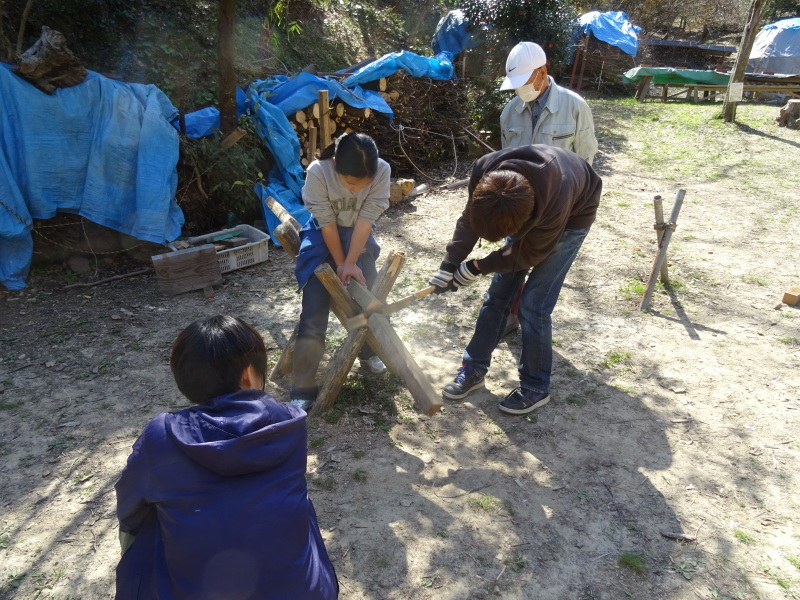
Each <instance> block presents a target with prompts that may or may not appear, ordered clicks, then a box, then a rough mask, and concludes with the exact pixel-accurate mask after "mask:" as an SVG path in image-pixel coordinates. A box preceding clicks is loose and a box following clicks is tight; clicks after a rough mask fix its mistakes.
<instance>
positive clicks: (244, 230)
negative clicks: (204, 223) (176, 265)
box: [167, 225, 269, 273]
mask: <svg viewBox="0 0 800 600" xmlns="http://www.w3.org/2000/svg"><path fill="white" fill-rule="evenodd" d="M237 231H238V232H239V234H240V235H241V236H242V237H246V238H247V239H248V240H250V243H249V244H245V245H244V246H239V247H238V248H228V249H226V250H220V251H219V252H217V260H218V261H219V270H220V272H221V273H227V272H228V271H235V270H236V269H243V268H244V267H250V266H252V265H257V264H258V263H262V262H264V261H265V260H267V258H269V236H268V235H267V234H266V233H264V232H263V231H260V230H258V229H256V228H255V227H251V226H250V225H239V226H238V227H231V228H230V229H223V230H222V231H215V232H214V233H209V234H206V235H198V236H196V237H192V238H188V239H186V240H184V241H185V242H188V243H189V244H191V245H195V244H197V243H200V242H202V243H206V242H208V243H213V242H210V240H211V239H212V238H215V237H217V236H220V235H225V234H227V233H234V232H237ZM167 247H169V248H171V249H172V250H177V248H175V246H174V245H173V244H167Z"/></svg>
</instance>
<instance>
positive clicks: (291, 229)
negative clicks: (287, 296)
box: [264, 196, 300, 381]
mask: <svg viewBox="0 0 800 600" xmlns="http://www.w3.org/2000/svg"><path fill="white" fill-rule="evenodd" d="M264 204H266V205H267V207H268V208H269V209H270V210H271V211H272V212H273V214H274V215H275V216H276V217H278V218H279V219H280V220H281V224H280V225H278V226H277V227H276V228H275V229H274V231H273V232H272V234H273V235H274V236H275V238H276V239H277V240H278V241H279V242H280V243H281V246H283V249H284V250H285V251H286V254H288V255H289V256H290V257H291V258H292V260H293V261H295V262H297V253H298V252H300V236H299V234H298V230H299V229H300V224H299V223H298V222H297V220H295V219H294V217H292V215H290V214H289V213H288V212H287V211H286V209H284V208H283V206H281V205H280V204H278V202H277V201H276V200H275V199H274V198H273V197H272V196H267V198H266V200H264ZM298 329H299V323H298V324H297V325H295V328H294V331H292V334H291V335H290V336H289V339H288V340H287V342H286V346H285V347H284V348H283V352H281V355H280V357H279V358H278V362H276V363H275V366H274V367H273V368H272V371H271V372H270V374H269V380H270V381H278V380H279V379H280V378H281V377H283V376H284V375H288V374H290V373H291V372H292V362H293V361H294V345H295V341H296V340H297V331H298Z"/></svg>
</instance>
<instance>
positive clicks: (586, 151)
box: [500, 42, 597, 165]
mask: <svg viewBox="0 0 800 600" xmlns="http://www.w3.org/2000/svg"><path fill="white" fill-rule="evenodd" d="M500 89H501V90H514V92H515V93H516V97H515V98H513V99H512V100H511V101H510V102H509V103H508V104H506V107H505V108H504V109H503V114H502V115H501V116H500V130H501V133H502V143H503V148H514V147H518V146H527V145H529V144H546V145H548V146H558V147H559V148H566V149H567V150H572V151H573V152H574V153H575V154H577V155H578V156H580V157H581V158H583V159H584V160H585V161H586V162H587V163H589V164H590V165H591V164H592V161H593V160H594V155H595V153H596V152H597V139H596V138H595V135H594V120H593V119H592V111H591V110H590V109H589V105H588V104H586V101H585V100H584V99H583V98H581V97H580V96H579V95H578V94H576V93H575V92H573V91H572V90H568V89H566V88H563V87H561V86H559V85H557V84H556V82H555V81H553V78H552V77H550V76H549V75H548V74H547V56H545V53H544V50H542V47H541V46H539V44H534V43H533V42H520V43H519V44H517V45H516V46H514V47H513V48H512V49H511V52H510V53H509V55H508V60H507V61H506V78H505V79H504V80H503V84H502V85H501V86H500Z"/></svg>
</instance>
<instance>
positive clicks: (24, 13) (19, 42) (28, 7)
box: [17, 0, 33, 56]
mask: <svg viewBox="0 0 800 600" xmlns="http://www.w3.org/2000/svg"><path fill="white" fill-rule="evenodd" d="M32 7H33V0H28V1H27V2H26V3H25V8H24V9H22V18H21V19H20V20H19V34H17V56H19V55H20V54H22V44H23V41H24V38H25V24H26V23H27V22H28V14H29V13H30V12H31V8H32Z"/></svg>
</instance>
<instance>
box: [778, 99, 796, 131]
mask: <svg viewBox="0 0 800 600" xmlns="http://www.w3.org/2000/svg"><path fill="white" fill-rule="evenodd" d="M775 120H776V121H777V122H778V125H780V126H781V127H788V128H789V129H800V100H789V102H787V103H786V106H784V107H783V108H781V112H780V116H778V117H776V119H775Z"/></svg>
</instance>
